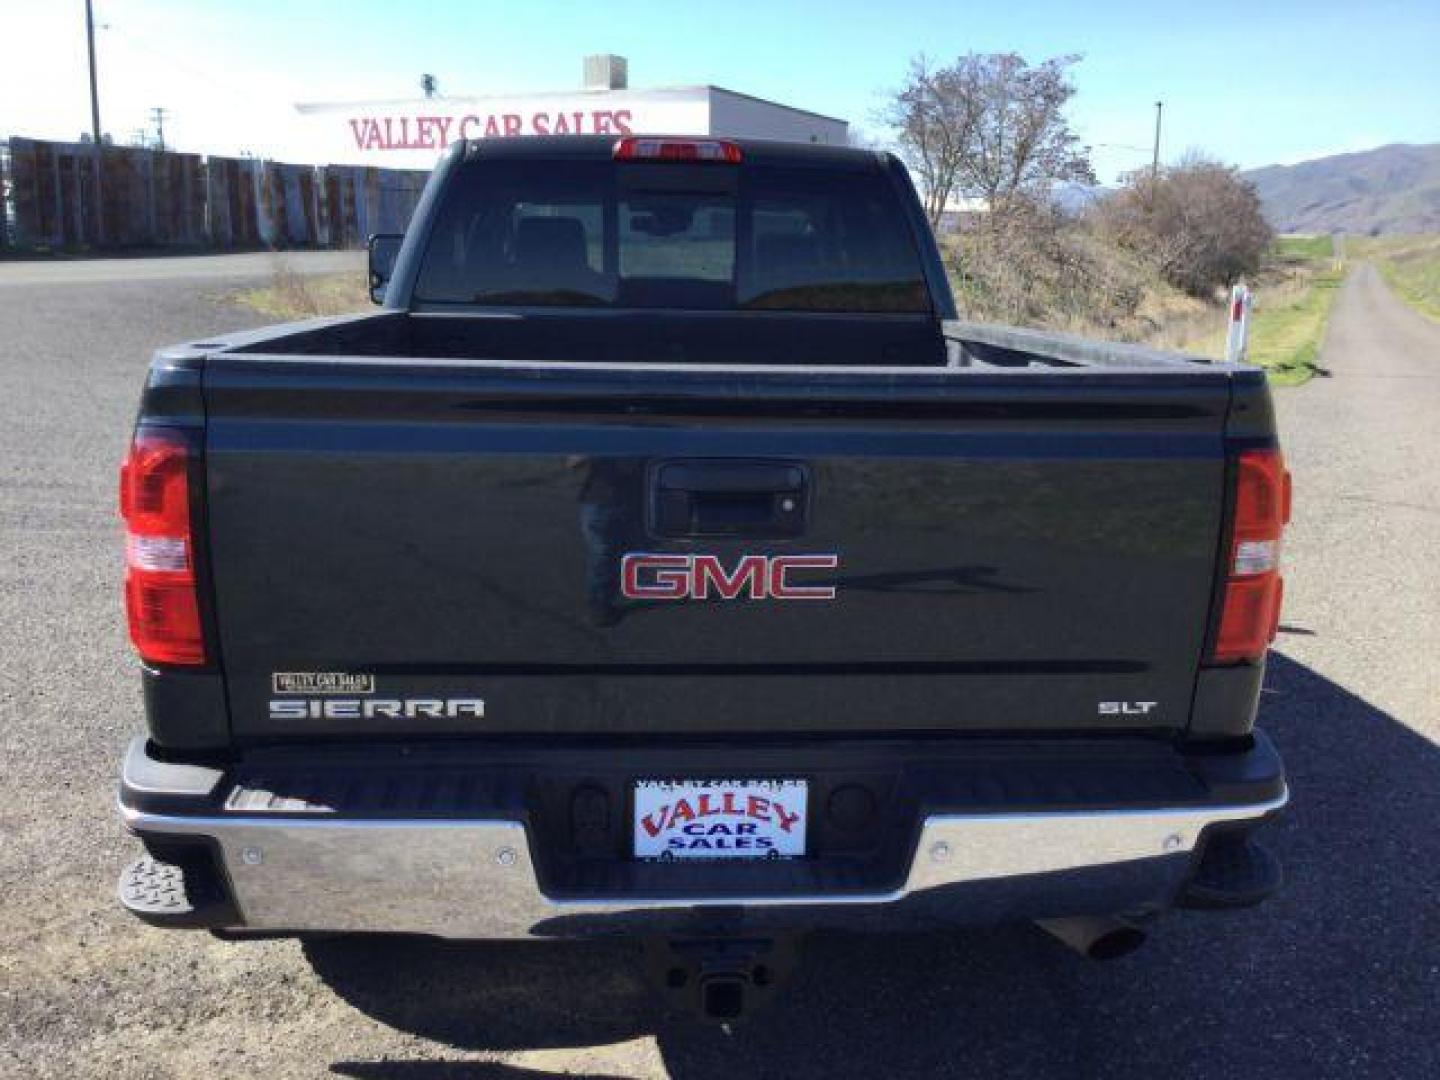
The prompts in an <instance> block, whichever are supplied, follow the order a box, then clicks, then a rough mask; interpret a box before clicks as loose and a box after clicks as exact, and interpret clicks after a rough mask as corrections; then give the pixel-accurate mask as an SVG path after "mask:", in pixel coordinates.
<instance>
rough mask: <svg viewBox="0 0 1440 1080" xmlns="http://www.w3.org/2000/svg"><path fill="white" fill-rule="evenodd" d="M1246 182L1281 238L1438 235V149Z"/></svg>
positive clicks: (1337, 160) (1355, 158)
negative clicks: (1329, 234) (1286, 234)
mask: <svg viewBox="0 0 1440 1080" xmlns="http://www.w3.org/2000/svg"><path fill="white" fill-rule="evenodd" d="M1244 176H1245V178H1246V179H1247V180H1250V181H1251V182H1252V183H1253V184H1254V185H1255V188H1256V190H1257V191H1259V193H1260V201H1261V203H1262V204H1263V206H1264V209H1265V216H1266V218H1268V219H1269V221H1270V224H1271V225H1272V226H1274V228H1275V229H1276V230H1277V231H1279V232H1303V233H1317V232H1344V233H1351V234H1355V235H1378V234H1380V233H1434V232H1440V143H1432V144H1430V145H1426V146H1414V145H1411V144H1409V143H1394V144H1392V145H1390V146H1380V147H1377V148H1376V149H1374V150H1364V151H1361V152H1360V153H1357V154H1336V155H1335V156H1333V157H1323V158H1316V159H1315V160H1314V161H1302V162H1300V164H1298V165H1268V166H1266V167H1265V168H1263V169H1252V170H1251V171H1249V172H1247V173H1245V174H1244Z"/></svg>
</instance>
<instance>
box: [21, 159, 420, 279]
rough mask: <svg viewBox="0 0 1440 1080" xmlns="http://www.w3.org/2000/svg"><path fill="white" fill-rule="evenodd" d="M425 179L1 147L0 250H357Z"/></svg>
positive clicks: (398, 215) (401, 212)
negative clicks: (152, 248)
mask: <svg viewBox="0 0 1440 1080" xmlns="http://www.w3.org/2000/svg"><path fill="white" fill-rule="evenodd" d="M428 175H429V174H428V173H424V172H412V171H407V170H399V169H378V168H373V167H362V166H352V165H290V164H286V163H284V162H279V161H261V160H259V159H256V158H223V157H202V156H201V155H198V154H180V153H175V152H173V151H168V150H142V149H137V148H132V147H118V146H106V147H101V148H98V149H97V148H96V147H95V146H94V145H93V144H90V143H60V142H48V141H45V140H41V139H23V138H12V139H10V140H9V141H8V143H0V250H6V249H7V248H10V249H15V250H23V251H46V250H86V249H96V248H127V247H128V248H145V247H192V248H193V247H211V248H236V247H248V248H255V247H270V248H289V247H355V246H357V245H359V244H362V243H363V242H364V240H365V237H366V236H367V235H369V234H370V233H375V232H402V231H404V228H405V226H406V224H407V223H408V222H409V220H410V215H411V214H412V213H413V212H414V210H415V204H416V202H417V201H419V198H420V192H421V189H422V188H424V186H425V180H426V178H427V176H428Z"/></svg>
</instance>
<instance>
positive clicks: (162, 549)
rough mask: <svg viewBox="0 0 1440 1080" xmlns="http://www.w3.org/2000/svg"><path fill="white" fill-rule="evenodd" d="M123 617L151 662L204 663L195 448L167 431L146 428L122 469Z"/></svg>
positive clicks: (177, 433)
mask: <svg viewBox="0 0 1440 1080" xmlns="http://www.w3.org/2000/svg"><path fill="white" fill-rule="evenodd" d="M120 515H121V516H122V517H123V518H124V519H125V614H126V617H127V619H128V621H129V624H130V640H131V641H133V642H134V643H135V648H136V649H137V650H138V651H139V653H140V657H141V659H143V660H145V661H146V662H147V663H156V664H185V665H196V664H203V663H205V662H206V659H207V657H206V654H205V640H204V634H203V632H202V630H201V625H200V604H199V599H198V596H197V594H196V584H195V563H194V558H193V537H192V535H191V524H190V450H189V444H188V443H187V441H186V439H185V436H184V435H183V434H182V433H181V432H179V431H173V430H170V429H168V428H140V429H139V430H138V431H137V432H136V433H135V439H134V441H133V442H132V443H131V445H130V454H129V456H128V457H127V458H126V459H125V461H124V463H123V464H122V465H121V466H120Z"/></svg>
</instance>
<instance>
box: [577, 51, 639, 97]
mask: <svg viewBox="0 0 1440 1080" xmlns="http://www.w3.org/2000/svg"><path fill="white" fill-rule="evenodd" d="M629 85H630V72H629V64H627V63H626V62H625V57H623V56H616V55H615V54H614V53H596V54H595V55H594V56H587V57H585V89H586V90H624V89H625V88H626V87H627V86H629Z"/></svg>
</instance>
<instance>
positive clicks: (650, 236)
mask: <svg viewBox="0 0 1440 1080" xmlns="http://www.w3.org/2000/svg"><path fill="white" fill-rule="evenodd" d="M414 300H415V301H416V302H417V303H421V304H428V305H481V306H541V307H546V306H553V307H613V308H640V309H644V308H672V309H696V310H716V311H725V310H732V311H738V310H763V311H790V312H807V311H808V312H849V313H875V314H906V315H916V314H922V313H929V312H930V311H931V310H932V306H931V302H930V296H929V291H928V289H927V287H926V284H925V278H924V273H923V270H922V264H921V259H920V254H919V251H918V249H917V246H916V243H915V239H914V236H913V233H912V231H911V229H910V226H909V224H908V222H907V221H906V219H905V215H904V213H903V211H902V207H901V205H900V201H899V195H898V193H897V191H896V190H895V187H894V185H893V183H892V182H891V181H890V179H889V178H888V177H887V176H886V175H885V174H884V173H882V172H881V171H880V170H879V169H869V170H861V169H848V170H838V169H817V168H803V167H794V168H787V167H783V166H778V165H770V164H756V165H741V166H725V165H677V164H671V163H664V164H656V163H615V162H611V161H605V160H565V161H560V160H546V159H525V160H518V159H511V160H505V159H501V160H493V161H486V160H484V159H480V160H476V161H470V162H465V163H464V164H462V165H461V166H459V167H458V168H457V170H456V174H455V176H454V177H453V178H452V181H451V183H450V185H449V187H448V188H447V190H446V193H445V197H444V198H443V200H442V204H441V207H440V209H439V211H438V213H437V216H436V222H435V226H434V230H433V231H432V233H431V239H430V242H429V245H428V247H427V249H426V251H425V254H424V256H423V259H422V262H421V266H420V272H419V276H418V278H417V280H416V284H415V291H414Z"/></svg>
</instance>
